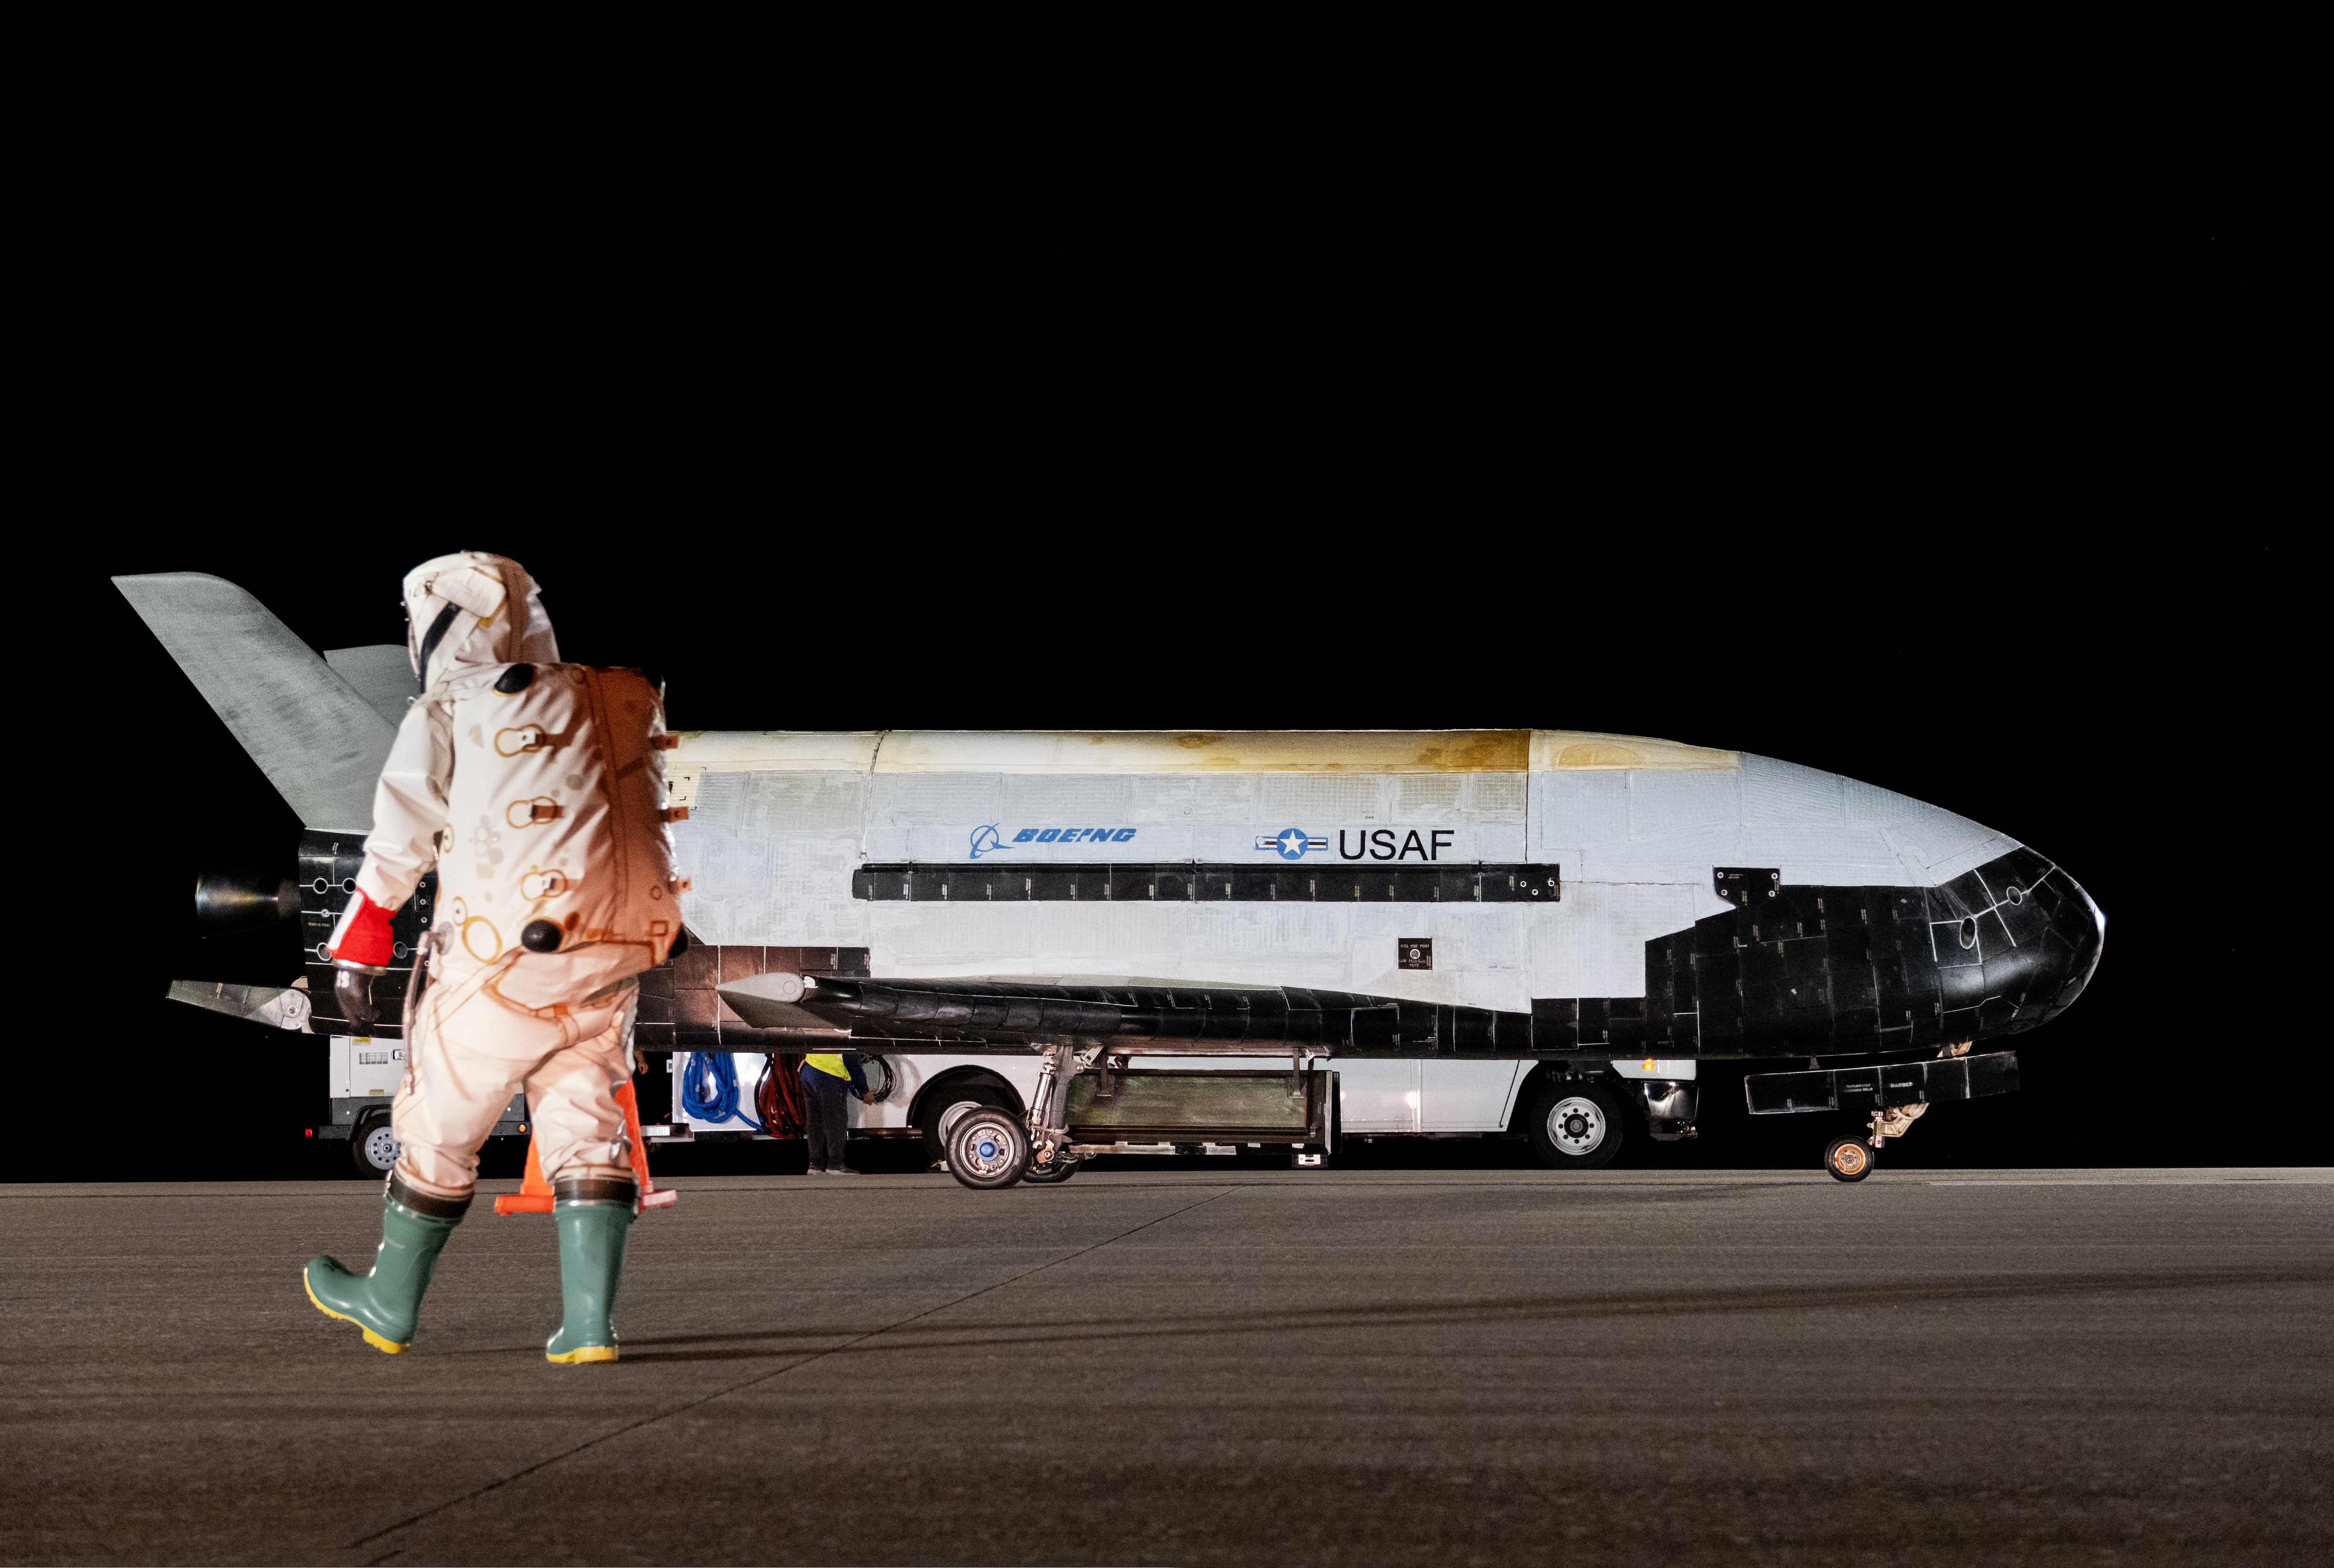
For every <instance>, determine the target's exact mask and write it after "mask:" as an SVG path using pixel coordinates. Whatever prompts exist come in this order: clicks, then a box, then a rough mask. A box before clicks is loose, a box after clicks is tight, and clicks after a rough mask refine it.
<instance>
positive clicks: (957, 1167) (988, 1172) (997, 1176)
mask: <svg viewBox="0 0 2334 1568" xmlns="http://www.w3.org/2000/svg"><path fill="white" fill-rule="evenodd" d="M948 1164H949V1174H950V1176H953V1177H955V1178H957V1179H958V1180H959V1181H960V1182H962V1183H964V1185H965V1186H967V1187H969V1188H976V1189H978V1190H980V1191H984V1192H987V1191H993V1190H995V1189H996V1188H1004V1187H1010V1186H1012V1185H1013V1184H1014V1183H1015V1182H1017V1181H1018V1180H1020V1179H1021V1178H1022V1175H1023V1173H1024V1172H1026V1171H1027V1169H1028V1168H1029V1135H1028V1134H1027V1132H1024V1131H1023V1130H1021V1119H1020V1118H1019V1117H1018V1116H1015V1115H1013V1114H1012V1113H1011V1112H1009V1111H994V1110H988V1109H983V1110H979V1111H966V1112H965V1113H964V1115H962V1116H961V1117H960V1118H958V1120H957V1123H956V1125H955V1126H954V1127H953V1128H951V1129H950V1131H949V1140H948Z"/></svg>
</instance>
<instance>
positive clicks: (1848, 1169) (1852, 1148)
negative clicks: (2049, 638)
mask: <svg viewBox="0 0 2334 1568" xmlns="http://www.w3.org/2000/svg"><path fill="white" fill-rule="evenodd" d="M1872 1161H1873V1153H1872V1147H1871V1145H1869V1144H1867V1143H1866V1142H1865V1141H1864V1140H1862V1139H1861V1138H1835V1139H1833V1140H1831V1146H1830V1147H1829V1148H1828V1149H1826V1150H1824V1169H1826V1170H1828V1171H1829V1172H1830V1173H1831V1177H1832V1179H1833V1180H1835V1181H1862V1180H1863V1179H1864V1178H1866V1177H1867V1176H1869V1175H1871V1174H1872Z"/></svg>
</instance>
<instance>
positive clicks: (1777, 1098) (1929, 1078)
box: [1742, 1051, 2018, 1116]
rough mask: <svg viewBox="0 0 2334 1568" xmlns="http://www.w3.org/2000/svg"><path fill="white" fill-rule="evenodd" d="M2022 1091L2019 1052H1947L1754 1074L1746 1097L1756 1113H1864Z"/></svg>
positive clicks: (1746, 1083) (1747, 1083)
mask: <svg viewBox="0 0 2334 1568" xmlns="http://www.w3.org/2000/svg"><path fill="white" fill-rule="evenodd" d="M2016 1092H2018V1053H2017V1052H2015V1051H1997V1052H1993V1053H1989V1054H1987V1055H1983V1056H1945V1057H1940V1058H1937V1059H1936V1060H1934V1061H1929V1062H1899V1063H1890V1064H1888V1065H1886V1066H1876V1067H1835V1068H1831V1069H1828V1070H1819V1071H1815V1072H1808V1073H1751V1075H1750V1076H1749V1077H1747V1078H1745V1079H1743V1080H1742V1098H1743V1099H1744V1101H1747V1102H1748V1103H1749V1105H1750V1107H1751V1115H1753V1116H1789V1115H1795V1114H1798V1113H1800V1112H1805V1111H1850V1112H1853V1113H1855V1114H1857V1115H1864V1114H1866V1113H1868V1112H1870V1111H1885V1110H1886V1109H1887V1108H1889V1107H1890V1106H1894V1105H1930V1104H1934V1103H1936V1102H1937V1101H1944V1100H1982V1099H1984V1098H1986V1097H1987V1096H1989V1095H1993V1094H2014V1093H2016Z"/></svg>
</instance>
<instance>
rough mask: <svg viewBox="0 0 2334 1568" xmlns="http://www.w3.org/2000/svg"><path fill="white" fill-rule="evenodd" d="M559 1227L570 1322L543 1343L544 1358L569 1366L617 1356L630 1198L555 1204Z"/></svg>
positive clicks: (561, 1293) (561, 1286)
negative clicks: (615, 1317) (614, 1316)
mask: <svg viewBox="0 0 2334 1568" xmlns="http://www.w3.org/2000/svg"><path fill="white" fill-rule="evenodd" d="M551 1216H552V1218H553V1219H554V1220H555V1221H556V1222H557V1224H558V1226H559V1296H560V1302H561V1304H562V1305H563V1306H564V1308H565V1310H566V1314H567V1315H566V1321H565V1322H564V1323H561V1324H560V1325H559V1332H557V1333H555V1334H554V1335H552V1336H551V1339H550V1341H549V1342H547V1343H546V1344H545V1346H544V1347H543V1356H544V1359H545V1361H559V1362H562V1363H564V1364H565V1365H568V1366H581V1365H583V1364H584V1363H585V1362H587V1361H614V1360H615V1359H616V1326H615V1324H614V1323H612V1322H610V1321H609V1314H610V1313H612V1312H613V1311H615V1307H616V1284H617V1282H618V1281H619V1280H620V1279H621V1278H622V1276H623V1272H624V1233H625V1232H626V1231H628V1230H630V1229H631V1228H632V1204H631V1203H630V1202H606V1201H588V1202H567V1201H564V1200H562V1201H559V1202H555V1203H554V1204H553V1205H552V1209H551Z"/></svg>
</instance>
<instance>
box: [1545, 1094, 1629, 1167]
mask: <svg viewBox="0 0 2334 1568" xmlns="http://www.w3.org/2000/svg"><path fill="white" fill-rule="evenodd" d="M1524 1130H1525V1131H1527V1132H1529V1134H1530V1135H1531V1146H1532V1152H1533V1153H1535V1154H1537V1155H1538V1156H1539V1158H1540V1163H1542V1164H1543V1165H1548V1166H1553V1167H1554V1168H1556V1169H1558V1170H1595V1169H1597V1168H1598V1167H1599V1166H1605V1165H1610V1164H1612V1163H1613V1157H1614V1156H1615V1155H1616V1154H1618V1153H1620V1152H1621V1108H1620V1106H1619V1105H1617V1104H1615V1102H1614V1099H1613V1096H1612V1095H1611V1094H1610V1093H1609V1092H1606V1090H1604V1089H1602V1088H1600V1087H1598V1086H1597V1085H1596V1084H1593V1083H1583V1082H1580V1081H1579V1080H1578V1079H1558V1080H1557V1081H1556V1082H1552V1083H1550V1084H1548V1086H1547V1087H1545V1088H1543V1089H1542V1090H1541V1091H1540V1092H1539V1093H1538V1095H1537V1096H1536V1097H1534V1099H1533V1101H1532V1110H1531V1118H1530V1120H1529V1121H1528V1122H1527V1123H1526V1124H1525V1128H1524Z"/></svg>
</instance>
